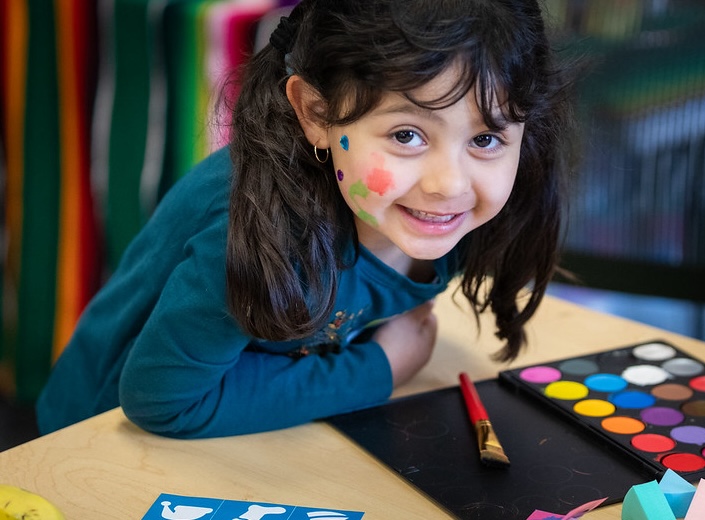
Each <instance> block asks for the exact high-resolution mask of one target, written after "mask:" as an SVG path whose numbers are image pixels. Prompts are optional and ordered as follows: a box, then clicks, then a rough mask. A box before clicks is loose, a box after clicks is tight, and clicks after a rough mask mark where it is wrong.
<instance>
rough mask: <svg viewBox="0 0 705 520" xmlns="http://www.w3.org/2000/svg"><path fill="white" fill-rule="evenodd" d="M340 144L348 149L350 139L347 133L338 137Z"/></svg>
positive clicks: (344, 148)
mask: <svg viewBox="0 0 705 520" xmlns="http://www.w3.org/2000/svg"><path fill="white" fill-rule="evenodd" d="M340 146H341V147H342V148H343V150H345V151H346V152H347V151H348V150H349V149H350V140H349V139H348V136H347V135H344V136H343V137H341V138H340Z"/></svg>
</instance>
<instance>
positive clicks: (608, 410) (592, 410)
mask: <svg viewBox="0 0 705 520" xmlns="http://www.w3.org/2000/svg"><path fill="white" fill-rule="evenodd" d="M573 410H574V411H575V413H577V414H580V415H586V416H588V417H607V416H608V415H612V414H613V413H614V410H615V407H614V405H613V404H612V403H610V402H609V401H604V400H602V399H584V400H582V401H578V402H577V403H575V406H573Z"/></svg>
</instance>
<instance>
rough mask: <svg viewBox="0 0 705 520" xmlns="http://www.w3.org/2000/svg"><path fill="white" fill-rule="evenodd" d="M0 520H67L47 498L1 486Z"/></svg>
mask: <svg viewBox="0 0 705 520" xmlns="http://www.w3.org/2000/svg"><path fill="white" fill-rule="evenodd" d="M0 520H65V519H64V515H63V514H62V513H61V511H59V510H58V509H57V508H56V506H55V505H54V504H52V503H51V502H49V501H48V500H47V499H46V498H44V497H40V496H39V495H37V494H35V493H31V492H29V491H26V490H24V489H21V488H18V487H15V486H7V485H2V484H0Z"/></svg>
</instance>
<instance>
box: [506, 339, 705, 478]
mask: <svg viewBox="0 0 705 520" xmlns="http://www.w3.org/2000/svg"><path fill="white" fill-rule="evenodd" d="M499 379H500V382H502V383H506V384H509V385H511V386H512V387H515V388H517V389H520V390H523V391H525V392H526V393H527V394H529V395H530V396H532V397H534V398H536V399H538V400H539V402H541V403H544V404H546V405H548V406H549V407H551V408H553V409H554V410H556V411H558V412H560V413H561V414H562V415H564V416H565V417H567V418H568V419H569V420H570V421H571V422H575V423H576V424H578V425H580V426H581V427H584V428H585V429H587V430H589V431H590V432H591V433H593V434H595V435H596V436H597V439H600V440H602V441H605V442H606V443H609V445H611V446H613V447H616V448H617V449H618V450H619V451H621V452H623V453H624V454H625V455H627V456H628V457H630V458H632V459H634V460H635V461H637V462H638V463H640V464H641V465H643V466H645V467H646V468H650V469H651V471H653V472H654V474H655V475H659V474H662V473H663V472H665V471H666V470H667V469H671V470H673V471H675V472H677V473H679V474H680V475H681V476H683V477H684V478H686V479H687V480H690V481H695V480H697V479H699V478H702V477H705V365H704V364H703V363H702V362H701V361H698V360H697V359H694V358H692V357H690V356H689V355H687V354H685V353H684V352H682V351H680V350H679V349H677V348H676V347H674V346H673V345H671V344H669V343H667V342H665V341H660V340H659V341H653V342H649V343H643V344H638V345H632V346H628V347H624V348H618V349H615V350H610V351H606V352H601V353H597V354H593V355H588V356H582V357H574V358H567V359H563V360H558V361H555V362H551V363H544V364H541V365H536V366H529V367H524V368H517V369H512V370H507V371H504V372H502V373H500V376H499Z"/></svg>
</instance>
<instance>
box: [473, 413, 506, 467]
mask: <svg viewBox="0 0 705 520" xmlns="http://www.w3.org/2000/svg"><path fill="white" fill-rule="evenodd" d="M475 431H476V433H477V444H478V447H479V448H480V461H481V462H482V463H483V464H486V465H488V466H497V467H506V466H509V457H507V455H506V454H505V453H504V449H503V448H502V445H501V444H500V443H499V439H498V438H497V435H495V433H494V429H493V428H492V424H491V423H490V421H488V420H481V421H478V422H477V424H475Z"/></svg>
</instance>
